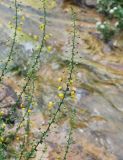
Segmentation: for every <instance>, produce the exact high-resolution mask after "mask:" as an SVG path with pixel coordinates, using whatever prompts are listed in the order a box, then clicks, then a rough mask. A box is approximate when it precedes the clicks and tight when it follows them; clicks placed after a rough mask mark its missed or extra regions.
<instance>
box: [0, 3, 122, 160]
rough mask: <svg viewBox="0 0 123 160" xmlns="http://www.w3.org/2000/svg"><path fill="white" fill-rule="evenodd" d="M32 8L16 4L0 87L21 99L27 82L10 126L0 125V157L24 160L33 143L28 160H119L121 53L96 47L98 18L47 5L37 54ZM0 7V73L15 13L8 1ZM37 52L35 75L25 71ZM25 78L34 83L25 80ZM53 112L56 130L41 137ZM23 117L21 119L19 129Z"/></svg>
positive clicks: (37, 14) (38, 13)
mask: <svg viewBox="0 0 123 160" xmlns="http://www.w3.org/2000/svg"><path fill="white" fill-rule="evenodd" d="M36 1H37V2H38V3H37V4H38V5H35V4H34V3H33V1H31V0H30V1H27V0H20V1H19V2H17V3H18V4H19V5H18V8H20V10H19V9H18V10H19V11H18V27H17V35H16V37H15V38H16V41H15V45H14V51H13V54H12V58H11V61H10V63H8V67H7V70H6V71H5V76H4V79H3V82H2V83H4V84H7V85H8V86H11V87H12V88H13V90H14V91H15V92H16V94H17V95H20V94H21V91H22V88H23V86H24V84H26V82H27V81H28V79H31V80H30V82H29V84H27V86H26V89H25V90H24V95H22V96H21V105H20V104H19V105H20V106H19V109H18V111H19V115H18V118H17V121H16V122H15V124H14V125H13V124H11V125H8V124H5V125H6V127H5V126H4V125H3V122H0V123H1V126H2V125H3V128H2V130H0V136H1V137H3V139H2V138H1V139H0V154H1V153H2V152H5V156H8V159H16V158H18V157H20V159H24V158H25V157H26V158H27V159H29V158H30V152H28V151H32V150H31V149H32V148H31V147H32V146H33V148H35V147H36V145H35V144H37V143H38V141H39V146H38V148H36V150H34V151H36V153H31V157H33V158H32V159H34V160H39V159H45V160H52V159H59V160H60V159H64V160H65V158H66V156H67V159H68V160H81V159H84V160H88V159H97V160H120V159H121V160H122V159H123V153H122V148H123V107H122V104H123V98H122V94H123V86H122V83H123V78H122V77H123V58H122V48H120V47H119V48H118V47H116V48H114V49H112V48H111V47H110V45H108V44H106V43H104V42H103V41H102V40H101V38H100V36H99V33H98V32H97V30H96V25H95V24H96V22H97V21H99V20H100V19H101V18H102V16H101V15H99V14H98V13H97V12H96V10H95V9H89V8H79V7H78V6H74V5H73V4H69V3H67V4H62V2H61V1H57V2H55V1H54V0H53V1H52V5H51V6H49V2H46V3H48V4H46V12H47V13H46V19H47V23H46V33H45V36H44V44H43V47H42V49H41V48H40V42H41V41H42V36H43V33H44V12H43V8H42V3H41V2H39V1H38V0H36ZM0 2H1V3H0V16H1V20H0V30H1V32H0V34H1V37H0V57H1V60H2V61H1V65H0V68H1V70H2V69H3V67H4V64H5V62H6V59H7V55H8V53H9V49H10V46H11V44H12V40H13V37H12V35H13V33H14V29H15V26H14V24H15V18H14V17H13V16H14V14H15V8H14V7H13V3H11V2H10V1H9V0H4V1H0ZM39 4H41V5H40V6H39ZM34 5H35V6H34ZM10 6H11V8H9V7H10ZM71 7H73V9H74V11H75V13H76V16H77V18H76V27H75V28H76V32H77V35H76V42H75V48H76V49H75V51H74V52H75V53H74V60H73V62H71V50H72V47H73V44H71V41H72V37H71V36H72V35H73V28H74V27H71V23H72V25H73V21H71ZM39 8H41V9H39ZM8 13H9V14H8ZM12 17H13V18H12ZM7 39H9V41H7ZM73 48H74V47H73ZM40 50H41V52H40V56H38V60H37V61H36V62H37V63H36V69H34V70H32V68H31V67H30V66H32V64H33V63H34V62H35V60H36V58H37V55H38V53H39V51H40ZM71 64H72V65H73V66H75V67H74V69H73V71H72V72H73V74H72V79H69V85H70V86H69V87H68V88H67V89H68V90H67V92H65V94H66V97H65V100H64V104H63V107H61V108H60V110H59V109H58V106H59V103H57V102H59V99H60V100H62V99H64V94H63V93H64V92H63V91H65V89H66V82H67V81H68V78H69V71H70V69H71ZM30 75H33V76H32V77H31V78H30ZM33 83H34V87H33ZM2 96H3V91H2V90H0V109H1V106H2V104H3V103H4V104H5V103H6V101H3V99H1V97H2ZM1 101H2V103H1ZM26 107H27V108H28V110H27V112H26ZM57 110H58V114H57V116H56V117H55V122H53V124H52V125H51V128H50V129H48V135H47V133H46V132H45V131H46V130H47V127H48V126H49V125H50V124H51V119H52V117H53V116H54V115H55V113H56V111H57ZM25 113H27V115H26V116H25V119H24V122H23V117H24V115H25ZM2 114H3V113H2V110H0V115H2ZM21 121H22V123H20V122H21ZM18 125H19V129H18V131H17V130H16V128H17V127H18ZM71 129H72V134H71ZM15 131H17V133H16V136H15V138H14V139H13V138H11V137H13V134H14V133H15ZM41 132H42V133H41ZM7 135H9V136H8V138H7ZM42 136H43V138H42V139H41V141H40V137H42ZM4 139H5V143H4ZM11 139H12V141H11ZM1 142H2V143H1ZM40 143H41V144H40ZM2 145H5V146H2ZM15 146H16V147H15ZM2 147H3V148H4V151H3V150H1V148H2ZM1 155H2V154H1ZM2 156H3V160H4V159H5V158H4V155H2ZM21 156H22V157H21ZM26 158H25V159H26Z"/></svg>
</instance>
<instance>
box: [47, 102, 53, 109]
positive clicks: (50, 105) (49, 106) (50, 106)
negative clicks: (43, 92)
mask: <svg viewBox="0 0 123 160" xmlns="http://www.w3.org/2000/svg"><path fill="white" fill-rule="evenodd" d="M53 107H54V103H53V102H52V101H50V102H49V103H48V108H49V109H52V108H53Z"/></svg>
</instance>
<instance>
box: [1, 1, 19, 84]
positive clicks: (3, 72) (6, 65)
mask: <svg viewBox="0 0 123 160" xmlns="http://www.w3.org/2000/svg"><path fill="white" fill-rule="evenodd" d="M14 6H15V31H14V37H13V42H12V46H11V49H10V52H9V55H8V58H7V61H6V63H5V66H4V68H3V69H2V73H1V75H0V82H1V81H2V79H3V77H4V75H5V72H6V70H7V67H8V64H9V62H10V60H11V58H12V55H13V51H14V46H15V43H16V36H17V27H18V6H17V0H15V1H14Z"/></svg>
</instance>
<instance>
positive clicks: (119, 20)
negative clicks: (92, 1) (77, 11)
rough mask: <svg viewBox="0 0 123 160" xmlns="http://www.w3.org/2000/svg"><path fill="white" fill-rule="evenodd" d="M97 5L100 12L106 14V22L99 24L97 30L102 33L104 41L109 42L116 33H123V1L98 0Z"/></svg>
mask: <svg viewBox="0 0 123 160" xmlns="http://www.w3.org/2000/svg"><path fill="white" fill-rule="evenodd" d="M97 3H98V11H99V12H100V13H102V14H104V16H105V20H106V21H104V22H98V23H97V29H98V30H99V31H100V32H101V33H102V35H103V39H104V40H105V41H108V40H110V38H111V37H112V36H113V35H114V34H115V33H119V32H120V31H123V1H122V0H110V1H107V0H98V1H97ZM112 19H113V20H114V21H113V22H112Z"/></svg>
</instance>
